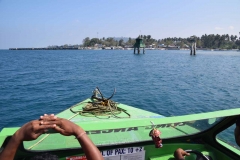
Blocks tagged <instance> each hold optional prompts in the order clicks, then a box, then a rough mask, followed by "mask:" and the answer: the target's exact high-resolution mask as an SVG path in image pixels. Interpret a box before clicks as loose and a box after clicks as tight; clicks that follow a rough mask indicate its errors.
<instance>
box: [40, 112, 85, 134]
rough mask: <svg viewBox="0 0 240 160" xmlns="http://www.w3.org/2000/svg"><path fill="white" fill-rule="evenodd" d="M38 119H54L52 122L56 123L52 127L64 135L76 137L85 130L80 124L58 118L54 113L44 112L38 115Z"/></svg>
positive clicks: (44, 120) (46, 120) (45, 120)
mask: <svg viewBox="0 0 240 160" xmlns="http://www.w3.org/2000/svg"><path fill="white" fill-rule="evenodd" d="M40 119H41V120H43V122H48V121H54V124H56V126H55V127H54V128H53V129H54V130H56V131H57V132H59V133H60V134H62V135H65V136H71V135H74V136H76V137H77V136H79V135H82V134H83V133H85V131H84V130H83V129H82V128H81V127H80V126H78V125H76V124H75V123H73V122H71V121H69V120H67V119H64V118H58V117H56V116H54V114H51V115H47V114H44V116H40Z"/></svg>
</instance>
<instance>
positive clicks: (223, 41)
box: [83, 34, 240, 49]
mask: <svg viewBox="0 0 240 160" xmlns="http://www.w3.org/2000/svg"><path fill="white" fill-rule="evenodd" d="M140 37H142V38H143V42H144V43H145V45H146V47H149V46H153V47H155V48H159V47H162V46H165V47H168V46H179V47H180V48H186V47H187V46H189V45H190V37H188V38H181V37H178V38H177V37H168V38H163V39H154V38H152V36H151V35H141V36H140ZM135 39H136V38H131V37H129V38H128V40H127V41H126V40H123V39H119V38H118V39H116V38H114V37H108V38H105V37H103V38H91V39H90V38H89V37H86V38H84V39H83V47H94V46H96V44H97V45H102V46H106V47H110V46H121V47H132V46H133V45H134V43H135ZM195 40H196V45H197V48H209V49H239V48H240V39H239V38H238V37H237V36H236V35H228V34H223V35H219V34H216V35H214V34H209V35H207V34H205V35H202V36H201V37H195Z"/></svg>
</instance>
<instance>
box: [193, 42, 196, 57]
mask: <svg viewBox="0 0 240 160" xmlns="http://www.w3.org/2000/svg"><path fill="white" fill-rule="evenodd" d="M193 55H196V42H194V51H193Z"/></svg>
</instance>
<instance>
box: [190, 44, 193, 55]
mask: <svg viewBox="0 0 240 160" xmlns="http://www.w3.org/2000/svg"><path fill="white" fill-rule="evenodd" d="M189 48H190V55H192V49H193V45H192V43H191V46H190V47H189Z"/></svg>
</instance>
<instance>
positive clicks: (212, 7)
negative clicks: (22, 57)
mask: <svg viewBox="0 0 240 160" xmlns="http://www.w3.org/2000/svg"><path fill="white" fill-rule="evenodd" d="M239 8H240V0H227V1H226V0H189V1H186V0H165V1H163V0H138V1H137V0H121V1H120V0H108V1H107V0H95V1H93V0H87V1H84V0H82V1H81V0H58V1H57V0H0V49H8V48H21V47H35V48H36V47H47V46H49V45H64V44H72V45H73V44H82V41H83V39H84V38H86V37H90V38H102V37H132V38H135V37H137V36H138V35H151V36H152V37H153V38H155V39H162V38H167V37H182V38H186V37H190V36H192V35H196V36H201V35H203V34H230V35H237V36H238V37H239V32H240V9H239Z"/></svg>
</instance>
